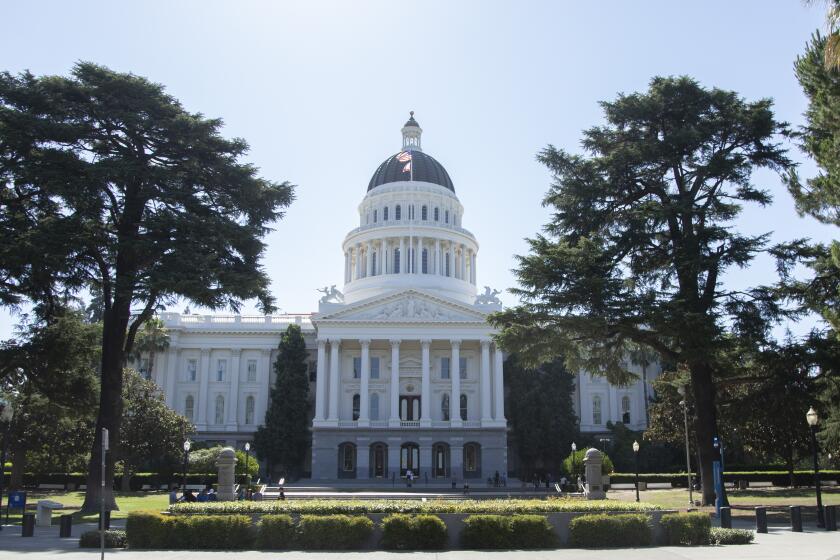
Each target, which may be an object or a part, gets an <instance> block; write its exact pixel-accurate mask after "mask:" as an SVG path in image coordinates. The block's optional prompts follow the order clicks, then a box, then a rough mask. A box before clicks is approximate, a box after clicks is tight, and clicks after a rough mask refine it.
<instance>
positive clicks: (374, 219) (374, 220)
mask: <svg viewBox="0 0 840 560" xmlns="http://www.w3.org/2000/svg"><path fill="white" fill-rule="evenodd" d="M373 223H374V224H375V223H376V210H374V211H373Z"/></svg>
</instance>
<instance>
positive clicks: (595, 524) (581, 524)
mask: <svg viewBox="0 0 840 560" xmlns="http://www.w3.org/2000/svg"><path fill="white" fill-rule="evenodd" d="M650 543H651V526H650V517H649V516H647V515H644V514H641V513H629V514H622V515H607V514H598V515H581V516H580V517H575V518H574V519H572V521H571V522H570V523H569V545H570V546H576V547H581V548H610V547H619V546H623V547H628V546H648V545H650Z"/></svg>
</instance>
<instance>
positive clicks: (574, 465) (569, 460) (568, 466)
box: [563, 449, 615, 480]
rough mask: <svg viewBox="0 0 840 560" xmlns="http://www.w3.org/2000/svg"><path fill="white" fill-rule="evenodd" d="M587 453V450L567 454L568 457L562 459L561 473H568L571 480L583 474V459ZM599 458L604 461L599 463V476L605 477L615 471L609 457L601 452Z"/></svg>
mask: <svg viewBox="0 0 840 560" xmlns="http://www.w3.org/2000/svg"><path fill="white" fill-rule="evenodd" d="M587 451H589V449H579V450H577V451H575V452H573V453H569V456H568V457H566V458H565V459H563V472H565V473H568V474H569V476H570V477H572V479H573V480H574V479H575V478H576V477H577V476H579V475H581V474H583V471H584V465H583V459H584V458H585V457H586V452H587ZM601 457H603V459H604V461H603V462H602V463H601V474H602V475H607V474H610V473H612V472H613V471H615V467H614V466H613V462H612V459H610V456H609V455H607V454H606V453H604V452H603V451H601Z"/></svg>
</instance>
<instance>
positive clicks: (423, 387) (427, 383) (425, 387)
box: [420, 338, 432, 464]
mask: <svg viewBox="0 0 840 560" xmlns="http://www.w3.org/2000/svg"><path fill="white" fill-rule="evenodd" d="M431 344H432V341H431V340H429V339H427V338H426V339H423V340H421V341H420V349H421V354H422V365H423V369H422V378H421V383H420V427H421V428H428V427H430V426H431V425H432V407H431V403H432V380H431V373H430V364H429V361H430V360H429V347H430V346H431ZM430 453H431V451H430ZM420 463H421V464H423V457H422V451H421V457H420Z"/></svg>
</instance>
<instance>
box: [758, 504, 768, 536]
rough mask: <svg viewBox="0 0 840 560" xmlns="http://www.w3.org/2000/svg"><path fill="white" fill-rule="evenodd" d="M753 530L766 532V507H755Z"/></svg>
mask: <svg viewBox="0 0 840 560" xmlns="http://www.w3.org/2000/svg"><path fill="white" fill-rule="evenodd" d="M755 532H756V533H766V532H767V508H765V507H757V508H755Z"/></svg>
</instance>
